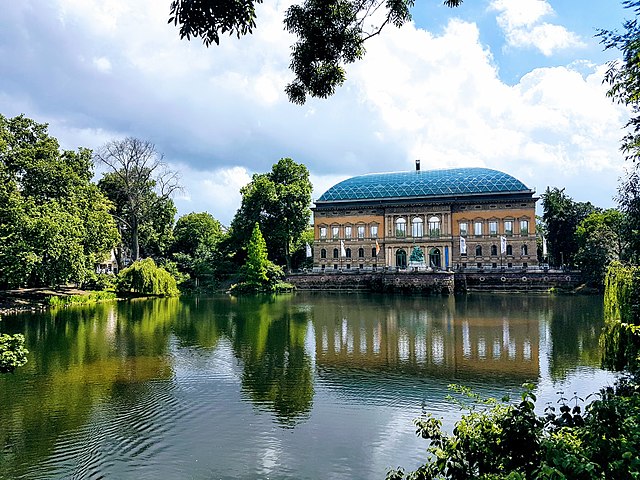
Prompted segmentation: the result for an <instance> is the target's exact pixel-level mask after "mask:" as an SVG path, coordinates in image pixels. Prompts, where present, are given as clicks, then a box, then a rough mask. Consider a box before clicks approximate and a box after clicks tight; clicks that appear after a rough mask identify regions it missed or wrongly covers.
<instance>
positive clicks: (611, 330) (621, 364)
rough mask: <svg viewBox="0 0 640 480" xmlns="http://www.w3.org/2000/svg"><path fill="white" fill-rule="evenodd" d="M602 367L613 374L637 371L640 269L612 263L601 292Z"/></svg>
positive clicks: (639, 352) (638, 360)
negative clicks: (609, 369) (602, 317)
mask: <svg viewBox="0 0 640 480" xmlns="http://www.w3.org/2000/svg"><path fill="white" fill-rule="evenodd" d="M604 314H605V326H604V329H603V334H602V337H601V343H602V347H603V364H604V366H605V367H607V368H613V369H616V370H623V369H629V370H638V368H639V367H640V358H639V354H640V266H625V265H622V264H621V263H619V262H613V263H612V264H611V265H610V266H609V268H608V269H607V274H606V276H605V292H604Z"/></svg>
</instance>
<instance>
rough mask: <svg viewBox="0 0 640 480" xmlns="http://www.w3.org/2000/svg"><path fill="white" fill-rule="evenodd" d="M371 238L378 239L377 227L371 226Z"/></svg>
mask: <svg viewBox="0 0 640 480" xmlns="http://www.w3.org/2000/svg"><path fill="white" fill-rule="evenodd" d="M370 230H371V238H378V225H371V228H370Z"/></svg>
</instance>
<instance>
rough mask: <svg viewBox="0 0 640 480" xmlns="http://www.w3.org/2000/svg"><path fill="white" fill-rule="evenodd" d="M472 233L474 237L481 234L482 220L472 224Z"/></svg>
mask: <svg viewBox="0 0 640 480" xmlns="http://www.w3.org/2000/svg"><path fill="white" fill-rule="evenodd" d="M473 234H474V235H475V236H476V237H481V236H482V222H476V223H474V224H473Z"/></svg>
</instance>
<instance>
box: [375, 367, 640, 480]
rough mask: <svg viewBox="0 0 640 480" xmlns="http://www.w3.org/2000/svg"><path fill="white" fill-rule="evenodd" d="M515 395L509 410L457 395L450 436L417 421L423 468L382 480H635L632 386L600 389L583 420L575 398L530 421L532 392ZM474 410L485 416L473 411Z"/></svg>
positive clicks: (429, 420)
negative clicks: (464, 401) (459, 405)
mask: <svg viewBox="0 0 640 480" xmlns="http://www.w3.org/2000/svg"><path fill="white" fill-rule="evenodd" d="M523 387H524V392H523V393H522V396H521V400H520V402H518V403H517V404H510V403H507V402H505V401H504V399H503V401H502V402H500V401H497V400H495V399H488V400H481V399H480V397H478V396H476V395H474V394H470V393H471V392H470V391H468V390H464V389H463V390H459V391H458V393H462V394H463V395H467V396H470V398H471V399H472V400H473V402H472V404H471V406H469V405H467V407H466V408H467V409H468V413H467V414H465V415H463V417H462V419H461V420H460V421H459V422H457V423H456V426H455V428H454V430H453V433H452V434H451V435H449V434H447V433H444V432H443V431H442V422H441V421H440V420H438V419H436V418H434V417H432V416H431V415H425V416H423V417H421V418H419V419H417V420H416V421H415V424H416V433H417V435H418V436H420V437H422V438H424V439H427V440H429V441H430V445H429V448H428V450H427V451H428V458H427V462H426V463H425V464H424V465H422V466H420V467H419V468H418V469H417V470H415V471H413V472H405V471H404V470H403V469H402V468H398V469H395V470H390V471H389V472H388V474H387V480H405V479H407V480H428V479H430V480H436V479H437V480H445V479H450V480H466V479H470V478H477V479H483V480H533V479H535V480H538V479H540V480H542V479H568V478H570V479H578V480H582V479H584V480H595V479H605V478H616V479H632V478H639V476H640V456H639V455H640V424H639V423H638V421H637V419H638V418H640V417H639V416H640V388H639V386H638V384H637V383H635V382H633V381H628V380H621V381H620V382H619V383H618V384H617V385H616V387H608V388H605V389H602V390H601V391H600V393H599V394H597V396H598V397H599V398H597V399H596V400H595V401H593V402H592V403H591V404H589V405H588V406H587V408H586V413H585V415H584V416H583V415H582V411H581V409H580V407H579V405H578V401H580V400H581V399H579V398H578V397H577V396H575V397H574V398H573V399H571V400H569V399H567V398H564V397H561V398H560V400H559V403H561V406H560V408H559V414H557V413H556V410H555V408H554V407H548V408H547V409H546V412H545V415H544V416H538V415H536V413H535V401H536V396H535V395H534V393H533V388H534V386H533V384H525V385H524V386H523ZM560 393H561V392H560ZM572 401H575V403H576V404H575V405H574V406H573V408H572V407H571V406H570V403H571V402H572ZM481 405H485V408H484V409H482V408H481V409H479V410H476V409H475V408H476V407H478V406H481Z"/></svg>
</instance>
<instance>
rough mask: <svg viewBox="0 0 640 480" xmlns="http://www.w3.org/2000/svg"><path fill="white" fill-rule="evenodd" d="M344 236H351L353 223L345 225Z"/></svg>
mask: <svg viewBox="0 0 640 480" xmlns="http://www.w3.org/2000/svg"><path fill="white" fill-rule="evenodd" d="M344 238H351V225H347V226H346V227H344Z"/></svg>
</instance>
